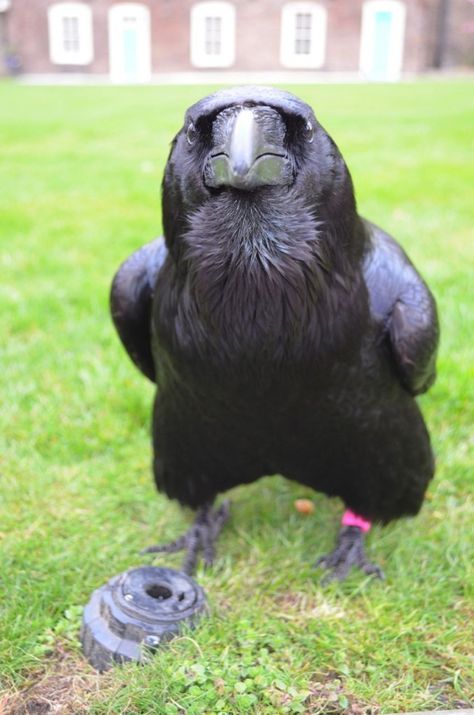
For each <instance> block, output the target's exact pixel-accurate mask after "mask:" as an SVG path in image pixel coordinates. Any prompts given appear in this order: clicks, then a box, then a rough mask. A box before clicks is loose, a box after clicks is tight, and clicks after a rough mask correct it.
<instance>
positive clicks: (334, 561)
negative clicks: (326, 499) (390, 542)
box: [315, 509, 384, 584]
mask: <svg viewBox="0 0 474 715" xmlns="http://www.w3.org/2000/svg"><path fill="white" fill-rule="evenodd" d="M341 523H342V528H341V530H340V531H339V535H338V537H337V542H336V547H335V549H334V551H331V553H329V554H325V555H324V556H321V557H320V558H319V559H318V560H317V561H316V563H315V568H317V567H318V566H322V567H323V568H325V569H327V570H328V571H329V573H328V574H327V575H326V576H325V577H324V578H323V579H322V583H323V584H324V583H328V582H329V581H333V580H337V581H344V579H345V578H346V576H347V574H348V573H349V571H350V570H351V568H353V567H356V568H360V569H361V570H362V571H363V572H364V573H367V574H374V575H375V576H377V578H384V574H383V571H382V569H381V568H379V566H377V565H376V564H373V563H371V562H370V561H369V560H368V559H367V557H366V555H365V550H364V534H365V533H366V532H367V531H369V529H370V527H371V525H372V524H371V522H370V521H367V520H366V519H364V518H363V517H361V516H358V515H357V514H354V512H352V511H350V510H349V509H347V510H346V511H345V512H344V515H343V517H342V521H341Z"/></svg>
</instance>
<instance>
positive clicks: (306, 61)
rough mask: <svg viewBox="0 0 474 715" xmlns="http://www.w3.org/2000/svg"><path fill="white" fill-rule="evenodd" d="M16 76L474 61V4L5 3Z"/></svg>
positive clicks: (376, 74)
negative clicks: (26, 74)
mask: <svg viewBox="0 0 474 715" xmlns="http://www.w3.org/2000/svg"><path fill="white" fill-rule="evenodd" d="M0 21H1V32H0V35H1V38H2V39H1V41H0V44H1V45H2V48H1V54H2V55H3V66H4V71H5V69H6V70H7V71H10V72H12V73H13V72H15V71H17V72H24V73H28V74H52V73H63V74H64V73H79V74H82V75H84V74H95V75H101V76H108V77H110V78H111V80H112V81H121V82H146V81H149V80H150V79H151V78H152V77H153V76H154V75H159V74H162V73H173V72H188V71H191V70H195V71H196V72H200V71H203V70H209V69H212V70H214V71H219V72H225V71H226V70H227V71H228V70H233V71H281V70H287V71H292V70H299V71H307V72H309V73H311V72H313V73H314V72H315V71H319V72H328V73H329V72H344V73H347V72H353V73H356V74H358V75H362V76H363V77H366V78H368V79H375V80H377V79H379V80H390V79H396V78H397V77H399V76H400V74H401V73H403V72H406V73H418V72H423V71H426V70H427V69H430V68H431V67H433V66H435V65H446V64H448V65H450V64H451V65H453V64H456V65H459V64H470V63H472V61H473V55H474V53H473V52H472V50H471V46H472V38H473V31H474V0H404V1H403V0H318V1H316V2H312V1H309V0H302V1H296V2H290V1H288V0H203V1H199V0H140V2H116V1H114V0H74V1H72V0H71V1H69V0H68V1H63V0H0Z"/></svg>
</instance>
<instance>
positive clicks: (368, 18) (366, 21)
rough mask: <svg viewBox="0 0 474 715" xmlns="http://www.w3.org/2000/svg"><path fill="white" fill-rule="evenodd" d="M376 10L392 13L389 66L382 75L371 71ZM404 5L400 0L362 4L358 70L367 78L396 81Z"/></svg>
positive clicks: (379, 0) (371, 0) (383, 0)
mask: <svg viewBox="0 0 474 715" xmlns="http://www.w3.org/2000/svg"><path fill="white" fill-rule="evenodd" d="M378 12H390V13H391V14H392V32H391V35H390V44H389V68H388V70H387V73H386V74H385V75H384V76H383V77H377V76H376V75H375V74H374V72H373V66H372V61H373V54H374V41H375V15H376V13H378ZM405 23H406V5H405V3H403V2H400V0H366V2H364V5H363V6H362V28H361V34H360V60H359V62H360V64H359V66H360V71H361V72H362V74H363V75H364V76H365V77H366V78H368V79H380V80H384V81H392V82H393V81H396V80H397V79H399V77H400V74H401V71H402V66H403V51H404V45H405Z"/></svg>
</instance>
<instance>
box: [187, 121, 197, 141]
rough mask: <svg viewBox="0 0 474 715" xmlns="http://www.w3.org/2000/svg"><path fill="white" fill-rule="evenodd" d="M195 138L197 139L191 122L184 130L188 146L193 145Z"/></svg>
mask: <svg viewBox="0 0 474 715" xmlns="http://www.w3.org/2000/svg"><path fill="white" fill-rule="evenodd" d="M196 137H197V131H196V127H195V126H194V124H193V123H192V122H191V123H190V125H189V126H188V128H187V130H186V141H187V142H188V144H194V142H195V141H196Z"/></svg>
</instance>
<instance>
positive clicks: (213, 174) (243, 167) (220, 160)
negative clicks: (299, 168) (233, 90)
mask: <svg viewBox="0 0 474 715" xmlns="http://www.w3.org/2000/svg"><path fill="white" fill-rule="evenodd" d="M255 111H258V110H252V109H249V108H243V109H241V110H240V111H239V112H238V114H237V115H234V116H233V117H231V118H230V119H229V122H232V125H231V127H230V131H228V132H227V137H226V140H225V142H224V143H223V144H222V145H220V146H218V147H215V148H214V149H213V150H212V151H211V153H210V155H209V157H208V159H207V162H206V166H205V170H204V180H205V183H206V185H207V186H211V187H219V186H230V187H233V188H236V189H242V190H245V191H251V190H252V189H255V188H256V187H258V186H278V185H286V184H290V183H291V182H292V180H293V176H292V171H291V166H290V162H289V159H288V156H287V152H286V150H285V147H284V145H283V136H284V130H282V131H280V132H277V131H276V128H279V127H276V128H275V126H273V125H272V123H271V122H268V121H267V122H266V123H265V122H259V121H257V119H256V117H255ZM275 114H276V112H275ZM276 121H279V122H281V124H282V125H283V122H282V120H281V118H279V117H277V119H275V120H274V123H275V122H276ZM280 135H281V140H280V141H275V140H276V138H277V137H280Z"/></svg>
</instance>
